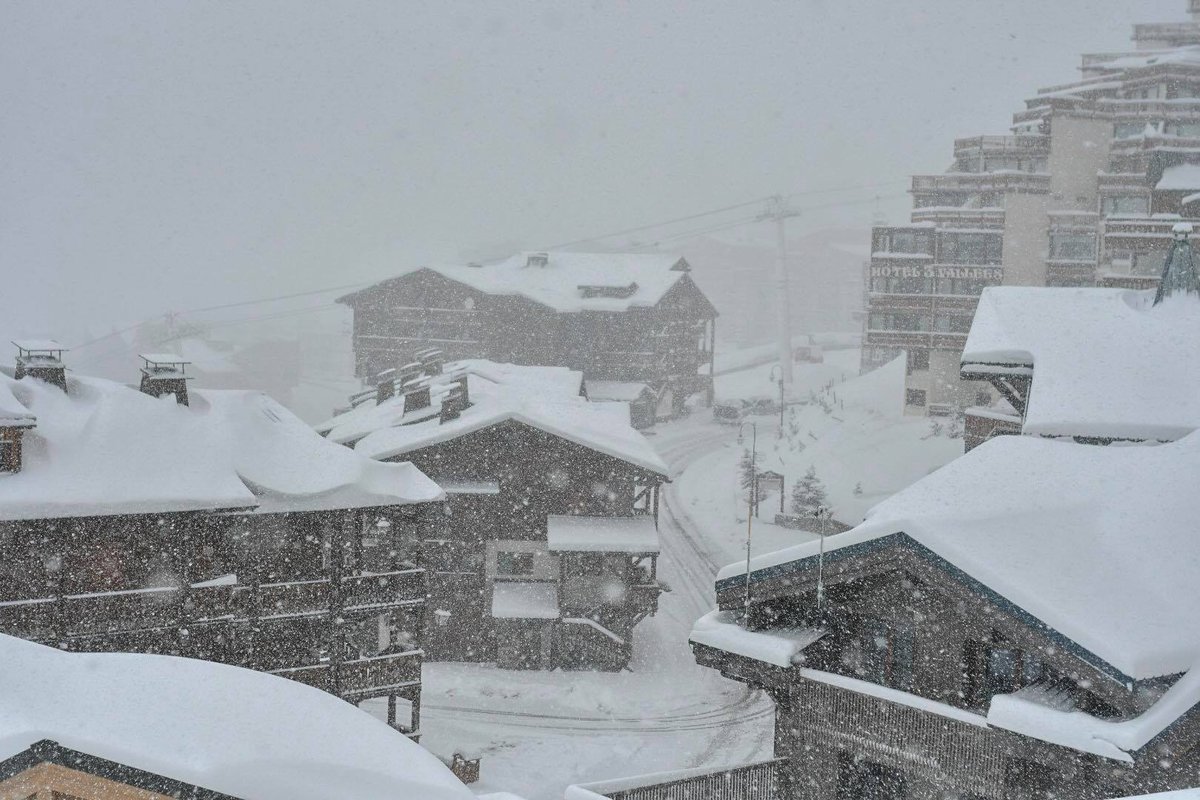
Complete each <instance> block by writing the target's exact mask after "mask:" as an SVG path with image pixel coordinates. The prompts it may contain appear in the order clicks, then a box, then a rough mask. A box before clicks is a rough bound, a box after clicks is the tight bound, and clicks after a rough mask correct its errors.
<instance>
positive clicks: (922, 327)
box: [867, 313, 929, 332]
mask: <svg viewBox="0 0 1200 800" xmlns="http://www.w3.org/2000/svg"><path fill="white" fill-rule="evenodd" d="M867 328H868V329H870V330H875V331H916V332H926V331H928V330H929V315H928V314H887V313H874V314H871V315H869V316H868V317H867Z"/></svg>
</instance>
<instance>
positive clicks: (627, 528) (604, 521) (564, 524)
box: [546, 514, 658, 553]
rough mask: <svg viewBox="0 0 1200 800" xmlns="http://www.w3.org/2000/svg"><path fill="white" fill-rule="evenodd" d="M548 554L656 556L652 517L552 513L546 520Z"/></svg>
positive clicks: (655, 532)
mask: <svg viewBox="0 0 1200 800" xmlns="http://www.w3.org/2000/svg"><path fill="white" fill-rule="evenodd" d="M546 539H547V541H548V543H549V548H550V552H552V553H657V552H658V528H657V527H656V525H655V523H654V517H652V516H649V515H648V514H643V515H641V516H637V517H582V516H566V515H561V514H552V515H550V516H549V517H547V518H546Z"/></svg>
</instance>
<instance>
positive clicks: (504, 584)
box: [492, 581, 559, 619]
mask: <svg viewBox="0 0 1200 800" xmlns="http://www.w3.org/2000/svg"><path fill="white" fill-rule="evenodd" d="M492 616H493V617H495V618H496V619H558V617H559V611H558V584H556V583H551V582H549V581H496V584H495V585H494V586H493V587H492Z"/></svg>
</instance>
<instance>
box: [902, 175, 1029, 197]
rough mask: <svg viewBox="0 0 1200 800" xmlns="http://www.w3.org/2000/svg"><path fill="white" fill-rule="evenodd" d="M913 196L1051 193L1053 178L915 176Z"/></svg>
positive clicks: (913, 179) (1026, 176) (1021, 176)
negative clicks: (952, 193)
mask: <svg viewBox="0 0 1200 800" xmlns="http://www.w3.org/2000/svg"><path fill="white" fill-rule="evenodd" d="M912 191H913V193H914V194H915V193H920V192H926V193H927V192H1022V193H1032V194H1042V193H1045V192H1049V191H1050V175H1049V174H1047V173H1044V172H947V173H944V174H941V175H913V176H912Z"/></svg>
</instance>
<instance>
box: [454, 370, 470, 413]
mask: <svg viewBox="0 0 1200 800" xmlns="http://www.w3.org/2000/svg"><path fill="white" fill-rule="evenodd" d="M454 380H455V382H456V383H457V384H458V393H459V395H460V398H461V401H462V407H463V409H464V410H465V409H467V408H470V406H471V389H470V387H469V386H468V384H467V373H466V372H460V373H459V374H458V375H456V376H455V378H454Z"/></svg>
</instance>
